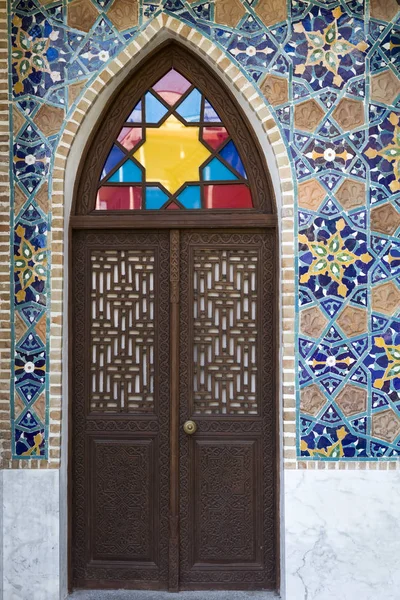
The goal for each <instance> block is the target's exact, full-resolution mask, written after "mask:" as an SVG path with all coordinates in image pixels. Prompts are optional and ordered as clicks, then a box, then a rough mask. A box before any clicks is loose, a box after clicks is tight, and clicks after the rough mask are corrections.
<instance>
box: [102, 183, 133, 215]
mask: <svg viewBox="0 0 400 600" xmlns="http://www.w3.org/2000/svg"><path fill="white" fill-rule="evenodd" d="M139 208H142V188H141V187H134V186H126V187H125V186H124V187H122V186H115V187H114V186H104V187H101V188H100V189H99V191H98V193H97V200H96V210H137V209H139Z"/></svg>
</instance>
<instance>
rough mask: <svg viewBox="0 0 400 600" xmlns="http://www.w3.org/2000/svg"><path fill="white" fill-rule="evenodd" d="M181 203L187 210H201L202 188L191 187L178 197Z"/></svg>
mask: <svg viewBox="0 0 400 600" xmlns="http://www.w3.org/2000/svg"><path fill="white" fill-rule="evenodd" d="M178 200H179V202H180V203H181V204H182V205H183V206H184V207H185V208H201V196H200V186H198V185H189V186H187V187H185V189H184V190H183V192H181V193H180V194H179V196H178Z"/></svg>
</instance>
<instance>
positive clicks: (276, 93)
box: [261, 74, 289, 106]
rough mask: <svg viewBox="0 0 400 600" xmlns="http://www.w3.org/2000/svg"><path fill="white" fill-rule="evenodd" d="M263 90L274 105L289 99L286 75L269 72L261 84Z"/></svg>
mask: <svg viewBox="0 0 400 600" xmlns="http://www.w3.org/2000/svg"><path fill="white" fill-rule="evenodd" d="M261 91H262V93H263V94H264V96H265V97H266V99H267V100H268V102H269V103H270V104H272V106H277V105H278V104H284V103H285V102H287V101H288V99H289V84H288V81H287V79H286V77H279V76H278V75H270V74H268V75H267V76H266V78H265V79H264V81H263V82H262V84H261Z"/></svg>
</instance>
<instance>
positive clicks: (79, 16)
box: [67, 0, 99, 31]
mask: <svg viewBox="0 0 400 600" xmlns="http://www.w3.org/2000/svg"><path fill="white" fill-rule="evenodd" d="M67 6H68V20H67V23H68V26H69V27H73V28H74V29H79V30H80V31H90V29H91V28H92V26H93V25H94V23H95V21H96V19H97V17H98V16H99V13H98V11H97V10H96V8H95V7H94V5H93V3H92V2H91V0H72V2H70V3H69V4H68V5H67Z"/></svg>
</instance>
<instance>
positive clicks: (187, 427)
mask: <svg viewBox="0 0 400 600" xmlns="http://www.w3.org/2000/svg"><path fill="white" fill-rule="evenodd" d="M183 431H184V432H185V433H187V434H188V435H193V434H194V433H196V431H197V425H196V423H195V422H194V421H186V423H185V424H184V425H183Z"/></svg>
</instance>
